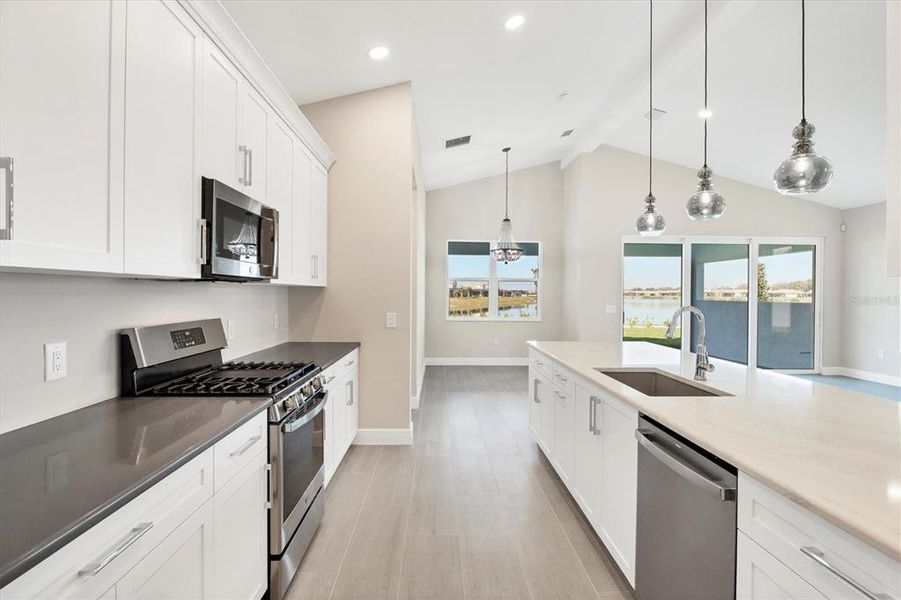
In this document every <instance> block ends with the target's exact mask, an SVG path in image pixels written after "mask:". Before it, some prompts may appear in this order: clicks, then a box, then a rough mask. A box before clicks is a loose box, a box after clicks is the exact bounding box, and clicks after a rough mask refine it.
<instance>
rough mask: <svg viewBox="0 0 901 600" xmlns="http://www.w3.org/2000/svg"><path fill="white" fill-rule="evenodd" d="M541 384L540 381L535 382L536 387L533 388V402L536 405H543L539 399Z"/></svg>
mask: <svg viewBox="0 0 901 600" xmlns="http://www.w3.org/2000/svg"><path fill="white" fill-rule="evenodd" d="M539 383H541V380H540V379H536V380H535V385H533V386H532V402H534V403H535V404H541V400H540V399H539V398H538V384H539Z"/></svg>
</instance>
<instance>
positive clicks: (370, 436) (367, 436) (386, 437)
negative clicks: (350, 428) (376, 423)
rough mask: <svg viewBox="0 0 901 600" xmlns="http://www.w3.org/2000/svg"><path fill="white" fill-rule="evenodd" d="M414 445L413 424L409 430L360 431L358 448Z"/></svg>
mask: <svg viewBox="0 0 901 600" xmlns="http://www.w3.org/2000/svg"><path fill="white" fill-rule="evenodd" d="M412 443H413V423H410V427H409V428H408V429H358V430H357V437H355V438H354V444H356V445H358V446H409V445H411V444H412Z"/></svg>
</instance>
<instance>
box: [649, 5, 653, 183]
mask: <svg viewBox="0 0 901 600" xmlns="http://www.w3.org/2000/svg"><path fill="white" fill-rule="evenodd" d="M648 5H649V15H650V19H649V23H650V25H649V32H650V35H649V36H648V38H649V39H648V49H649V51H648V73H649V79H650V86H649V92H648V123H649V125H650V126H649V128H648V196H652V195H653V188H654V167H653V164H654V0H648Z"/></svg>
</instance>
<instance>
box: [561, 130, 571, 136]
mask: <svg viewBox="0 0 901 600" xmlns="http://www.w3.org/2000/svg"><path fill="white" fill-rule="evenodd" d="M572 134H573V130H572V129H567V130H566V131H564V132H563V133H561V134H560V137H569V136H571V135H572Z"/></svg>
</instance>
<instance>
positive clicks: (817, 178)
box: [773, 0, 833, 194]
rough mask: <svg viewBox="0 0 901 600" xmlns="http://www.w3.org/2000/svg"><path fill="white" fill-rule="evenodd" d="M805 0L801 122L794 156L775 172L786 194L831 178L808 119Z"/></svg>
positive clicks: (815, 187)
mask: <svg viewBox="0 0 901 600" xmlns="http://www.w3.org/2000/svg"><path fill="white" fill-rule="evenodd" d="M805 17H806V15H805V12H804V0H801V122H800V123H798V125H797V126H795V128H794V129H793V130H792V137H793V138H794V139H795V143H794V144H793V146H792V147H793V150H792V154H791V156H789V157H788V158H786V159H785V160H784V161H783V162H782V164H781V165H779V168H778V169H776V172H775V173H774V174H773V183H775V184H776V189H777V190H779V191H780V192H782V193H783V194H809V193H814V192H819V191H820V190H823V189H825V188H826V186H828V185H829V183H830V182H831V181H832V175H833V171H832V163H830V162H829V159H827V158H826V157H825V156H821V155H819V154H817V153H816V152H814V151H813V134H814V132H816V127H814V126H813V123H808V122H807V115H806V112H805V104H806V100H807V98H806V91H805V85H806V72H805V61H806V58H807V57H806V55H805V50H806V48H805V45H806V41H807V40H806V33H807V23H806V18H805Z"/></svg>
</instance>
